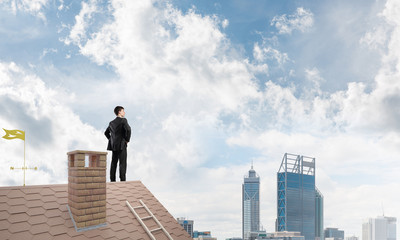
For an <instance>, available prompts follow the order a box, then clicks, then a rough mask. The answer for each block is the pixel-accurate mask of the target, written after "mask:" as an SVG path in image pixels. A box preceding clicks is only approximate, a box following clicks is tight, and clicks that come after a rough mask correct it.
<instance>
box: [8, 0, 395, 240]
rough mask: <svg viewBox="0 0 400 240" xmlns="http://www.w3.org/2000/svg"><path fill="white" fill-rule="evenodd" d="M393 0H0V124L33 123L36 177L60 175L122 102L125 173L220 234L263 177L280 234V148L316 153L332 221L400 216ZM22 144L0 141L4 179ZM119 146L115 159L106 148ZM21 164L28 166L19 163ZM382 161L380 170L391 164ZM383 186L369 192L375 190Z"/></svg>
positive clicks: (29, 129)
mask: <svg viewBox="0 0 400 240" xmlns="http://www.w3.org/2000/svg"><path fill="white" fill-rule="evenodd" d="M399 9H400V4H399V3H398V2H397V1H395V0H387V1H384V0H376V1H375V0H374V1H372V0H367V1H365V0H363V1H361V0H357V1H258V0H257V1H256V0H254V1H245V2H244V1H168V2H165V1H150V0H146V1H122V0H115V1H96V0H87V1H61V0H34V1H27V0H0V22H1V24H0V127H2V128H5V129H22V130H25V131H26V136H27V141H26V144H27V162H28V165H35V166H38V168H39V170H38V171H36V172H29V173H28V175H27V182H28V184H29V183H30V184H52V183H66V181H67V165H66V154H65V153H66V152H68V151H72V150H76V149H88V150H98V151H99V150H104V151H105V147H106V139H105V137H104V135H103V132H104V130H105V128H106V126H107V124H108V122H109V121H110V120H112V119H113V118H114V116H113V112H112V110H113V108H114V107H115V106H116V105H122V106H124V107H125V110H126V114H127V115H126V117H127V119H128V121H129V123H130V124H131V125H132V127H133V131H134V132H133V141H132V143H131V145H130V146H129V149H128V162H129V163H128V173H127V178H128V180H138V179H139V180H142V181H143V182H144V184H145V185H146V186H147V187H148V188H149V189H150V190H151V191H152V192H153V193H154V194H155V195H156V196H157V197H158V198H159V200H160V201H161V202H162V203H163V204H164V205H165V206H166V207H167V208H168V209H169V211H170V212H171V213H172V214H173V215H174V216H175V217H183V216H185V217H189V218H191V219H193V220H195V228H196V229H197V230H210V231H212V233H213V235H215V236H216V237H218V238H219V239H224V238H227V237H233V236H241V230H240V229H241V203H240V199H241V184H242V181H243V176H244V175H245V174H246V172H247V171H248V170H249V168H250V165H251V162H252V161H253V162H254V168H255V170H256V171H257V172H258V174H259V175H260V177H261V185H262V186H261V201H262V203H261V222H262V224H263V226H264V227H265V228H266V230H267V231H269V232H272V231H273V230H274V229H273V226H274V221H275V216H276V210H275V208H276V180H275V176H276V175H275V174H276V171H277V170H278V168H279V165H280V161H281V159H282V157H283V155H284V153H286V152H289V153H296V154H301V155H305V156H312V157H315V158H316V163H317V171H316V172H317V186H318V188H319V189H320V190H321V192H322V193H323V194H324V196H325V204H326V205H325V227H339V228H341V229H343V230H344V231H345V234H346V236H351V235H356V236H359V237H361V224H362V221H363V220H364V219H365V218H368V217H376V216H377V215H381V214H382V204H383V205H384V207H385V214H386V215H389V216H395V217H399V216H400V208H399V206H398V204H397V201H396V200H397V199H399V197H400V196H399V194H398V193H396V192H395V191H393V189H398V188H399V187H400V186H399V185H400V183H399V181H398V180H397V179H398V177H397V172H398V171H399V169H400V165H399V163H398V156H399V154H400V150H399V149H400V148H399V145H400V134H399V129H400V125H399V122H400V121H399V119H400V107H399V106H400V105H399V102H400V97H399V94H400V81H399V79H400V78H399V77H400V61H399V60H400V47H399V46H400V35H399V32H400V30H399V29H400V18H399V16H400V14H399V11H400V10H399ZM22 145H23V144H22V142H21V141H19V140H14V141H6V140H2V141H1V142H0V154H1V155H2V156H4V157H3V158H2V159H0V161H1V165H2V166H5V168H4V174H2V175H1V176H0V185H1V186H9V185H19V184H21V183H20V182H21V180H22V175H21V173H17V172H11V171H10V170H8V169H9V165H10V166H11V165H17V164H22V162H21V159H22V158H23V153H22V152H21V149H22V147H23V146H22ZM109 157H110V156H109ZM19 161H20V162H21V163H20V162H19ZM382 173H384V174H382ZM371 193H374V194H371Z"/></svg>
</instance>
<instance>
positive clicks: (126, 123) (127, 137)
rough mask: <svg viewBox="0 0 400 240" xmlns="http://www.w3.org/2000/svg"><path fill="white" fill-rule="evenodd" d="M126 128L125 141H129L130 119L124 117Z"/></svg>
mask: <svg viewBox="0 0 400 240" xmlns="http://www.w3.org/2000/svg"><path fill="white" fill-rule="evenodd" d="M124 120H125V121H124V129H125V141H126V142H127V143H128V142H129V141H130V140H131V126H129V124H128V120H126V118H124Z"/></svg>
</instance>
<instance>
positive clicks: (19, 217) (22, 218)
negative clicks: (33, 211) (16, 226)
mask: <svg viewBox="0 0 400 240" xmlns="http://www.w3.org/2000/svg"><path fill="white" fill-rule="evenodd" d="M28 218H29V216H28V214H26V213H18V214H12V215H10V217H9V218H8V221H9V222H10V223H19V222H26V220H28Z"/></svg>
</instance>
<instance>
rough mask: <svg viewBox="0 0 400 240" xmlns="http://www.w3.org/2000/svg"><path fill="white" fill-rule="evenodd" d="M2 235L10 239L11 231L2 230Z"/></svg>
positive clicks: (0, 234)
mask: <svg viewBox="0 0 400 240" xmlns="http://www.w3.org/2000/svg"><path fill="white" fill-rule="evenodd" d="M0 236H1V238H4V239H10V237H11V233H10V232H9V231H8V230H0Z"/></svg>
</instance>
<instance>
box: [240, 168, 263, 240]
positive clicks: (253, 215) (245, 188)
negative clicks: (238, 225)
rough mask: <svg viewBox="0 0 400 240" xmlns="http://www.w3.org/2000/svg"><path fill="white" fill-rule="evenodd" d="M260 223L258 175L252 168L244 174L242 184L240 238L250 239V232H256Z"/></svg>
mask: <svg viewBox="0 0 400 240" xmlns="http://www.w3.org/2000/svg"><path fill="white" fill-rule="evenodd" d="M260 228H261V225H260V177H259V176H258V175H257V173H256V171H255V170H254V169H253V164H251V169H250V170H249V172H248V174H247V175H245V176H244V179H243V184H242V238H243V240H252V239H251V233H252V232H258V231H259V230H261V229H260Z"/></svg>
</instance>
